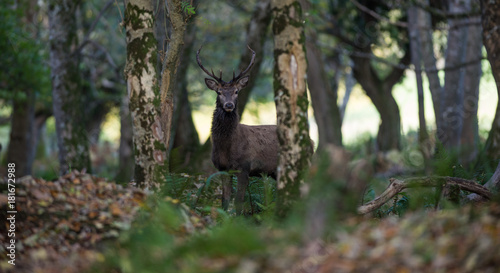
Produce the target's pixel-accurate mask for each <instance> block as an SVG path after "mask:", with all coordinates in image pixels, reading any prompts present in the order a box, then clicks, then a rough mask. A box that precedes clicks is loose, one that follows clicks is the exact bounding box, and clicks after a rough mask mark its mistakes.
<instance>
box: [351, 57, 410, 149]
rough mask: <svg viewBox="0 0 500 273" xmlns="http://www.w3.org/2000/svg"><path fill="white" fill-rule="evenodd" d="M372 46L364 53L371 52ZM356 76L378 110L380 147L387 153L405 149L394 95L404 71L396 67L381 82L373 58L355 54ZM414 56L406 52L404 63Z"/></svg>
mask: <svg viewBox="0 0 500 273" xmlns="http://www.w3.org/2000/svg"><path fill="white" fill-rule="evenodd" d="M370 50H371V49H370V47H367V48H364V49H363V52H365V53H369V52H370ZM351 59H352V61H353V63H354V67H353V74H354V77H355V78H356V81H357V82H358V83H359V84H361V86H362V87H363V89H364V90H365V92H366V95H367V96H368V97H369V98H370V100H371V101H372V103H373V105H375V108H377V111H378V112H379V114H380V125H379V129H378V134H377V148H378V150H379V151H382V152H385V151H389V150H392V149H398V150H399V149H400V148H401V140H400V138H401V121H400V115H399V107H398V105H397V103H396V100H395V99H394V97H393V96H392V88H393V87H394V85H396V83H398V82H399V80H400V79H401V77H403V75H404V69H403V68H399V67H395V68H393V69H392V71H391V72H390V73H389V75H388V76H387V77H386V78H385V79H380V78H379V77H378V75H377V72H376V71H375V70H374V68H373V67H372V65H371V63H370V59H369V58H365V57H361V56H356V55H353V56H351ZM409 62H410V54H409V52H406V54H405V56H404V57H403V58H402V59H401V60H400V64H402V65H407V64H408V63H409Z"/></svg>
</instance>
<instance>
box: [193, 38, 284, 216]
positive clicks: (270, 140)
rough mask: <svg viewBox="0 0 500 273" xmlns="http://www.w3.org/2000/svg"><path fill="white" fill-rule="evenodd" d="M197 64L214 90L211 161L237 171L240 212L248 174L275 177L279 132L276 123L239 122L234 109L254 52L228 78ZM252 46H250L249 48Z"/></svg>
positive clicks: (226, 190)
mask: <svg viewBox="0 0 500 273" xmlns="http://www.w3.org/2000/svg"><path fill="white" fill-rule="evenodd" d="M200 50H201V48H200V49H199V50H198V52H197V61H198V65H199V66H200V67H201V68H202V69H203V71H205V73H207V74H208V75H209V76H210V77H212V78H214V79H215V80H213V79H209V78H206V79H205V83H206V85H207V87H208V88H209V89H211V90H214V91H215V92H217V100H216V108H215V110H214V114H213V119H212V130H211V132H212V162H213V164H214V165H215V167H216V168H217V169H218V170H219V171H229V170H234V171H238V173H237V179H238V186H237V192H236V198H235V205H236V212H237V213H238V214H240V213H241V211H242V208H243V203H244V199H245V191H246V189H247V187H248V181H249V176H258V175H261V174H267V175H269V176H271V177H273V178H275V179H276V168H277V166H278V147H279V145H278V134H277V126H276V125H260V126H249V125H244V124H240V117H239V115H238V111H237V105H238V92H239V91H240V90H241V89H243V88H244V87H245V86H246V84H247V83H248V76H244V75H245V73H246V72H248V71H249V70H250V68H251V66H252V65H253V61H254V59H255V52H253V50H252V52H253V56H252V61H251V62H250V65H249V66H248V68H247V69H246V70H245V71H243V72H241V73H240V74H239V75H238V76H237V77H235V76H234V73H233V79H232V80H231V81H229V82H225V81H223V80H222V72H221V75H220V77H216V76H215V75H214V73H213V72H212V73H209V72H208V71H207V70H206V69H205V68H204V67H203V65H201V61H200V59H199V53H200ZM250 50H251V49H250ZM231 189H232V186H231V181H230V180H228V181H225V182H224V185H223V193H222V206H223V208H224V209H227V207H228V205H229V200H230V198H231Z"/></svg>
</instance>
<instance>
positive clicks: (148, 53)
mask: <svg viewBox="0 0 500 273" xmlns="http://www.w3.org/2000/svg"><path fill="white" fill-rule="evenodd" d="M124 25H125V29H126V32H127V64H126V68H125V75H126V78H127V91H128V96H129V103H130V104H129V109H130V113H131V116H132V123H133V126H134V130H133V132H134V133H133V139H134V149H135V164H136V166H135V175H134V176H135V180H136V182H137V183H139V186H140V187H142V188H145V189H155V188H159V186H160V184H161V183H163V182H164V181H165V179H166V178H165V175H166V174H167V173H168V155H167V152H168V149H167V147H168V146H167V145H166V142H167V141H166V140H165V138H166V137H167V136H165V132H164V130H163V129H162V125H163V124H165V123H162V122H161V104H160V102H162V100H161V97H160V92H159V86H158V82H157V74H156V73H157V70H156V63H157V59H156V56H157V55H156V54H157V45H156V39H155V36H154V33H153V26H154V10H153V3H152V2H151V1H149V0H128V1H125V18H124ZM165 78H166V77H165Z"/></svg>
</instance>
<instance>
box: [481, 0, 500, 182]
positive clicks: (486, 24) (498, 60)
mask: <svg viewBox="0 0 500 273" xmlns="http://www.w3.org/2000/svg"><path fill="white" fill-rule="evenodd" d="M481 8H482V25H483V43H484V46H485V48H486V52H487V53H488V60H489V62H490V65H491V70H492V73H493V77H494V79H495V82H496V85H497V93H498V98H499V100H498V104H497V110H496V113H495V118H494V119H493V124H492V125H491V130H490V133H489V135H488V139H487V141H486V144H485V147H484V150H485V152H486V155H487V156H488V158H489V159H491V160H495V161H496V160H498V159H499V158H500V57H499V56H500V45H499V43H498V41H500V27H499V26H500V1H498V0H496V1H487V0H481ZM497 185H498V184H497ZM497 190H500V189H499V188H498V187H497Z"/></svg>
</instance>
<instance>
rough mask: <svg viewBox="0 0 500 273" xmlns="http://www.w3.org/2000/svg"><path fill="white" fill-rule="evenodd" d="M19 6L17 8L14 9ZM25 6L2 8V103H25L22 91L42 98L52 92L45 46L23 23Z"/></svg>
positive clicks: (0, 46)
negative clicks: (13, 101) (31, 92)
mask: <svg viewBox="0 0 500 273" xmlns="http://www.w3.org/2000/svg"><path fill="white" fill-rule="evenodd" d="M14 6H16V8H14ZM24 16H25V14H24V10H23V5H22V4H18V5H14V1H12V0H7V2H6V3H3V4H2V6H1V7H0V18H2V22H3V23H2V27H1V28H0V63H2V67H1V68H0V99H4V100H12V99H20V100H22V99H25V96H24V97H23V96H22V92H18V91H21V90H32V91H34V92H35V93H36V94H37V98H38V100H40V98H42V99H43V98H47V96H48V94H49V91H50V73H49V69H48V66H47V64H46V63H45V59H46V57H47V52H46V51H45V50H44V46H43V43H42V41H41V40H40V39H37V37H35V35H36V31H35V30H33V29H30V27H34V26H29V25H27V24H26V23H24V22H23V17H24Z"/></svg>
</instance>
